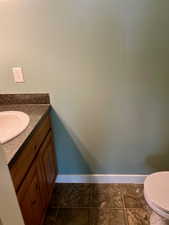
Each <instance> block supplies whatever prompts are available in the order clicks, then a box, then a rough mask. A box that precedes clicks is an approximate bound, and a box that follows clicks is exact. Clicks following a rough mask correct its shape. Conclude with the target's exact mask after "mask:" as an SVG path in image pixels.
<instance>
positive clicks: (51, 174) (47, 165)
mask: <svg viewBox="0 0 169 225" xmlns="http://www.w3.org/2000/svg"><path fill="white" fill-rule="evenodd" d="M41 165H42V167H43V171H42V172H43V173H44V177H45V180H46V189H47V192H48V197H47V202H48V201H49V200H50V197H51V194H52V190H53V186H54V183H55V178H56V173H57V170H56V158H55V151H54V146H53V140H52V133H51V132H49V134H48V136H47V138H46V140H45V143H44V145H43V146H42V149H41Z"/></svg>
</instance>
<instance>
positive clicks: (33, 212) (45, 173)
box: [10, 115, 57, 225]
mask: <svg viewBox="0 0 169 225" xmlns="http://www.w3.org/2000/svg"><path fill="white" fill-rule="evenodd" d="M37 135H38V136H37ZM42 137H43V138H42ZM35 146H36V148H35ZM28 149H29V154H31V156H30V158H28V157H29V155H28V154H27V153H28ZM24 154H26V156H25V155H24ZM32 155H33V157H32ZM26 158H27V161H25V164H24V162H23V161H21V159H22V160H26ZM30 159H31V160H30ZM28 162H29V163H28ZM20 163H21V164H20ZM22 167H23V168H24V169H22ZM56 168H57V167H56V157H55V151H54V145H53V140H52V130H51V125H50V118H49V115H48V116H47V117H46V118H45V119H44V120H43V121H42V122H41V123H40V126H39V127H38V128H37V129H36V130H35V132H34V135H33V137H32V138H31V139H30V141H29V142H28V144H27V145H26V147H25V149H23V151H22V153H21V155H19V156H18V159H17V160H16V161H15V163H14V164H13V166H12V167H11V168H10V171H11V176H12V179H13V183H14V186H15V190H16V193H17V197H18V201H19V204H20V207H21V211H22V215H23V218H24V221H25V224H26V225H41V224H42V223H43V221H44V218H45V213H46V210H47V207H48V204H49V201H50V198H51V194H52V191H53V188H54V184H55V179H56V174H57V169H56ZM17 171H18V174H17Z"/></svg>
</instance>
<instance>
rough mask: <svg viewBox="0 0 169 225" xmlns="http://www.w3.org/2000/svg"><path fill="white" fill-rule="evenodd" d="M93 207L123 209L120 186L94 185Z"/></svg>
mask: <svg viewBox="0 0 169 225" xmlns="http://www.w3.org/2000/svg"><path fill="white" fill-rule="evenodd" d="M92 207H100V208H116V209H118V208H123V202H122V196H121V193H120V186H119V185H118V184H95V185H93V193H92Z"/></svg>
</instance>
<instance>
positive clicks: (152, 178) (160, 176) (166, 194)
mask: <svg viewBox="0 0 169 225" xmlns="http://www.w3.org/2000/svg"><path fill="white" fill-rule="evenodd" d="M144 193H145V195H146V197H147V198H148V200H149V201H151V202H152V203H153V204H154V205H156V206H157V207H158V208H161V209H162V210H164V211H167V212H169V172H168V171H164V172H157V173H153V174H151V175H149V176H147V178H146V179H145V181H144Z"/></svg>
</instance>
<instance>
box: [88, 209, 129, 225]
mask: <svg viewBox="0 0 169 225" xmlns="http://www.w3.org/2000/svg"><path fill="white" fill-rule="evenodd" d="M89 221H90V225H126V223H125V218H124V212H123V210H122V209H110V208H109V209H108V208H104V209H100V208H91V209H90V216H89Z"/></svg>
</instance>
